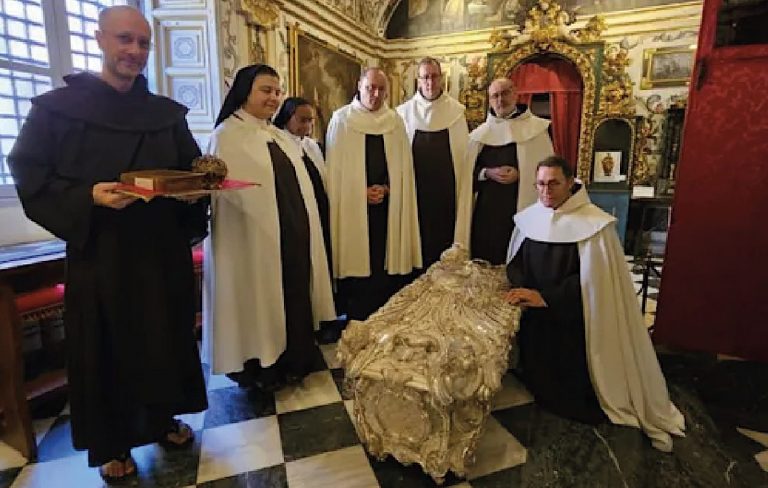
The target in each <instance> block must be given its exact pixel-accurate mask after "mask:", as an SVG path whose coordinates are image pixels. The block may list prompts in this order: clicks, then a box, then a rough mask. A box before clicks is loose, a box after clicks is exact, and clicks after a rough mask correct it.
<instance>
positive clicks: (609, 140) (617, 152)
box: [589, 115, 637, 188]
mask: <svg viewBox="0 0 768 488" xmlns="http://www.w3.org/2000/svg"><path fill="white" fill-rule="evenodd" d="M636 126H637V124H636V122H635V119H634V118H632V117H621V116H610V115H598V116H597V117H596V118H595V121H594V131H593V135H592V148H591V151H590V154H591V155H592V168H591V169H592V171H591V175H592V179H591V181H589V183H590V184H591V185H592V186H593V187H605V188H608V187H621V188H628V187H629V186H630V185H631V183H632V174H633V173H632V171H633V163H634V156H635V139H636Z"/></svg>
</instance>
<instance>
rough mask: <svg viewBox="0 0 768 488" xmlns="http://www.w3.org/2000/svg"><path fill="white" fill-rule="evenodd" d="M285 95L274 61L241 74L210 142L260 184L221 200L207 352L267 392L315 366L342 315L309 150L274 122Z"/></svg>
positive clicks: (238, 172)
mask: <svg viewBox="0 0 768 488" xmlns="http://www.w3.org/2000/svg"><path fill="white" fill-rule="evenodd" d="M281 93H282V92H281V89H280V79H279V77H278V75H277V72H276V71H275V70H274V69H273V68H271V67H270V66H267V65H263V64H256V65H252V66H248V67H245V68H242V69H241V70H240V71H238V73H237V76H236V77H235V81H234V84H233V85H232V89H231V90H230V92H229V94H228V95H227V97H226V99H225V100H224V105H223V107H222V109H221V112H220V113H219V116H218V118H217V120H216V129H215V130H214V132H213V134H212V135H211V139H210V145H209V148H208V152H209V153H211V154H214V155H216V156H218V157H220V158H221V159H223V160H224V161H225V162H226V164H227V167H228V169H229V177H230V178H233V179H238V180H246V181H253V182H256V183H258V184H259V185H258V186H254V187H251V188H247V189H244V190H239V191H228V192H220V193H218V194H216V195H214V197H213V199H212V216H211V234H210V237H209V238H208V239H207V240H206V242H205V253H206V255H205V261H204V262H205V269H204V276H205V286H204V327H205V334H204V344H203V347H204V354H205V356H206V357H205V359H206V360H207V362H208V363H209V364H210V365H211V368H212V370H213V373H214V374H220V373H228V374H231V377H232V378H233V379H236V380H237V381H238V383H240V385H241V386H250V387H255V388H261V389H264V390H275V389H279V388H280V387H281V386H282V385H284V384H285V382H295V381H299V380H301V379H302V378H303V377H304V376H306V375H307V374H308V373H309V372H310V363H311V360H312V358H313V357H314V354H313V352H314V347H315V346H314V330H315V329H316V328H317V326H318V324H319V322H320V321H326V320H333V319H335V317H336V313H335V310H334V305H333V294H332V289H331V280H330V275H329V270H328V261H327V259H326V251H325V243H324V241H323V231H322V227H321V224H320V217H319V213H318V209H317V203H316V198H315V194H314V190H313V185H312V180H311V178H310V176H309V174H308V173H307V170H306V166H305V164H304V161H303V160H302V154H301V152H300V150H299V148H298V147H297V146H296V144H295V143H294V142H293V141H292V140H290V138H289V137H288V136H287V135H286V134H285V132H283V131H281V130H280V129H278V128H276V127H275V126H274V125H272V124H271V122H270V119H271V117H272V116H273V115H274V113H275V112H276V111H277V109H278V107H279V106H280V98H281Z"/></svg>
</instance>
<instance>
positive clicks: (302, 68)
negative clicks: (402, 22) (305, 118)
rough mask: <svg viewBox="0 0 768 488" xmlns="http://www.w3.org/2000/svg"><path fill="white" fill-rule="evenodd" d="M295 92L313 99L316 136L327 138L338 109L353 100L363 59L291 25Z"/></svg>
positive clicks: (291, 72) (293, 85)
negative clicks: (315, 111) (329, 124)
mask: <svg viewBox="0 0 768 488" xmlns="http://www.w3.org/2000/svg"><path fill="white" fill-rule="evenodd" d="M288 34H289V39H290V54H291V60H290V62H291V66H290V77H291V83H290V90H291V94H292V95H294V96H297V97H303V98H306V99H307V100H309V101H310V102H312V103H313V104H314V105H315V108H316V109H317V120H316V122H315V130H314V134H313V136H314V137H315V139H317V140H318V141H320V142H323V141H324V140H325V132H326V129H327V127H328V122H330V120H331V115H332V114H333V112H334V110H336V109H338V108H340V107H342V106H344V105H346V104H348V103H349V102H350V101H352V97H354V95H355V93H356V92H357V81H358V79H359V78H360V73H361V71H362V69H363V63H362V61H360V60H359V59H357V58H355V57H354V56H352V55H351V54H347V53H345V52H343V51H341V50H340V49H338V48H336V47H334V46H331V45H330V44H328V43H326V42H323V41H321V40H319V39H317V38H315V37H312V36H310V35H308V34H306V33H305V32H303V31H301V30H300V29H299V28H298V27H290V28H289V33H288Z"/></svg>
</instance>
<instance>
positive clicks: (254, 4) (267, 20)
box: [237, 0, 280, 28]
mask: <svg viewBox="0 0 768 488" xmlns="http://www.w3.org/2000/svg"><path fill="white" fill-rule="evenodd" d="M237 13H239V14H241V15H243V17H245V23H246V24H248V25H249V26H254V25H255V26H261V27H267V28H270V27H274V26H275V25H277V20H278V19H279V18H280V8H279V7H278V6H277V2H275V1H271V0H239V3H238V7H237Z"/></svg>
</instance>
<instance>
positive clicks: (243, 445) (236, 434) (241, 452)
mask: <svg viewBox="0 0 768 488" xmlns="http://www.w3.org/2000/svg"><path fill="white" fill-rule="evenodd" d="M282 462H283V448H282V445H281V443H280V427H279V426H278V423H277V417H276V416H274V415H272V416H270V417H264V418H260V419H253V420H248V421H246V422H239V423H236V424H229V425H223V426H221V427H215V428H213V429H206V430H204V431H203V434H202V446H201V448H200V465H199V467H198V471H197V482H198V483H204V482H206V481H211V480H216V479H219V478H225V477H227V476H233V475H236V474H240V473H245V472H247V471H254V470H257V469H261V468H266V467H269V466H275V465H277V464H281V463H282Z"/></svg>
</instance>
